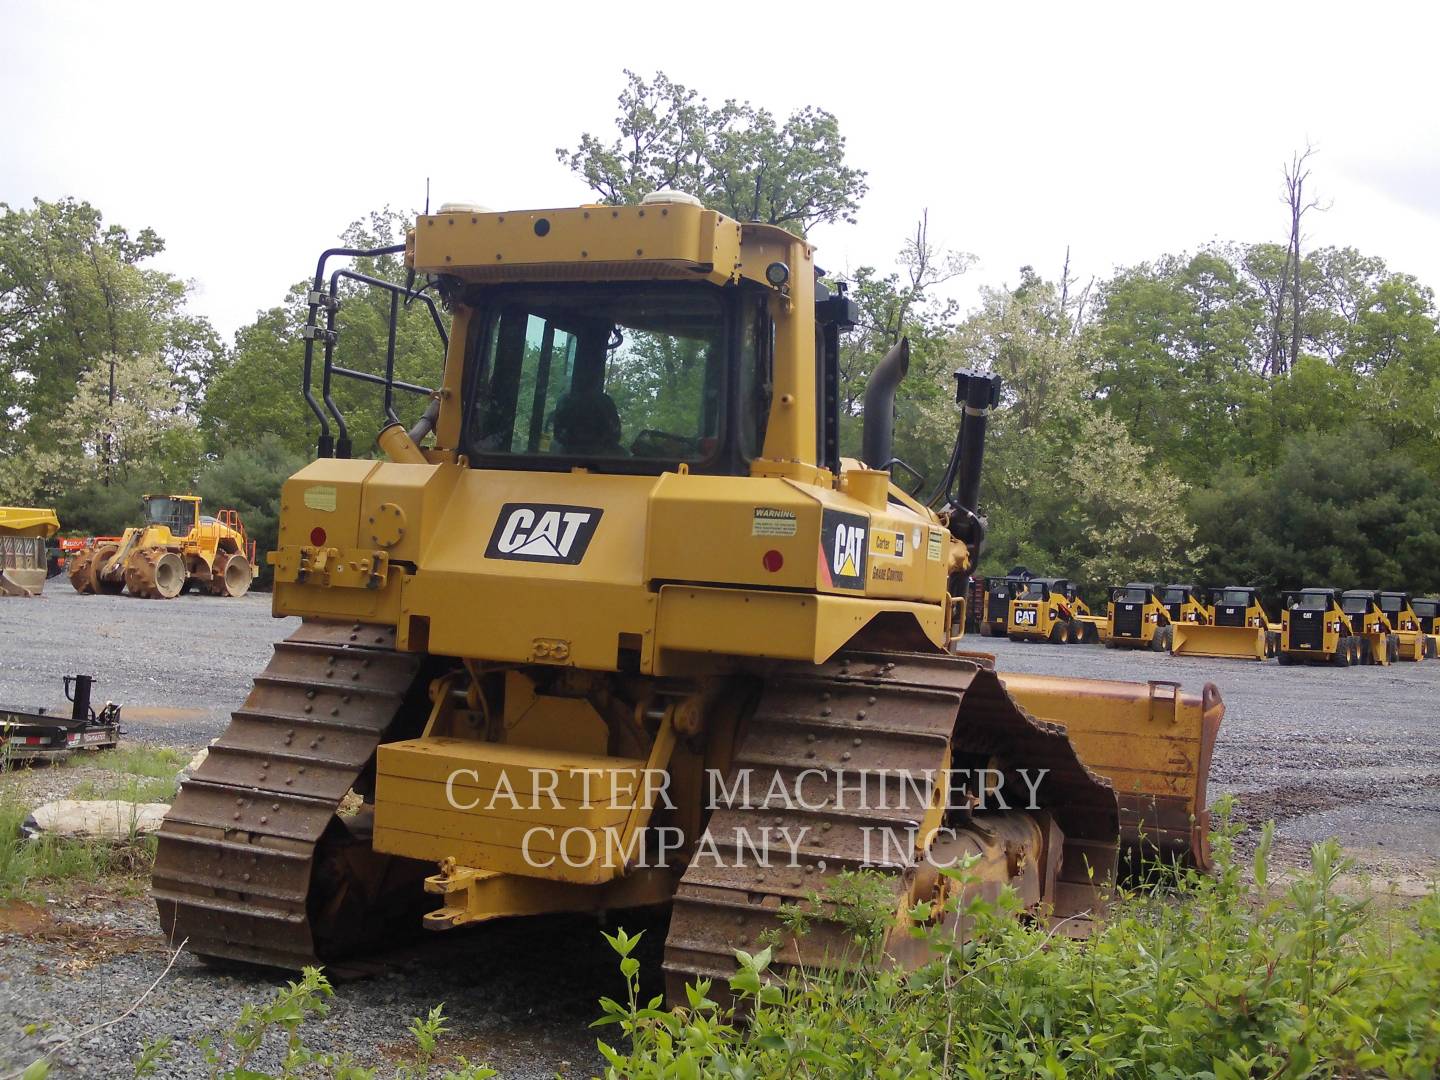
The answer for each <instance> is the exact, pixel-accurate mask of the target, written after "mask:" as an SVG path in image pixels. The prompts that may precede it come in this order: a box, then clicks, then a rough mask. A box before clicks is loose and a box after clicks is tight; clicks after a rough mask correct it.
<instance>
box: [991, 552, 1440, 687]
mask: <svg viewBox="0 0 1440 1080" xmlns="http://www.w3.org/2000/svg"><path fill="white" fill-rule="evenodd" d="M981 590H982V591H981V595H979V596H977V597H975V602H976V610H977V611H978V613H979V618H978V621H979V630H980V633H981V634H982V635H983V636H986V637H998V636H1001V635H1004V636H1006V637H1009V638H1010V639H1011V640H1012V641H1032V642H1048V643H1050V644H1052V645H1070V644H1080V643H1101V644H1104V645H1105V647H1106V648H1111V649H1115V648H1129V649H1151V650H1154V651H1156V652H1169V653H1170V654H1172V655H1174V656H1204V657H1219V658H1225V659H1247V660H1262V661H1263V660H1266V659H1269V658H1271V657H1274V658H1276V659H1277V660H1278V662H1279V663H1281V664H1295V663H1326V664H1333V665H1337V666H1341V667H1347V666H1349V665H1351V664H1391V663H1395V662H1396V661H1399V660H1410V661H1419V660H1423V659H1426V658H1433V657H1435V656H1437V655H1440V627H1437V626H1436V621H1437V617H1440V599H1435V598H1430V597H1424V598H1412V597H1411V596H1410V595H1409V594H1408V593H1405V592H1401V591H1398V590H1384V591H1373V590H1368V589H1350V590H1346V591H1343V592H1342V591H1340V590H1337V589H1330V588H1309V589H1299V590H1296V591H1294V592H1290V593H1286V594H1285V596H1284V599H1283V604H1282V608H1281V612H1280V619H1279V621H1278V622H1277V621H1275V620H1273V619H1272V618H1271V616H1270V614H1269V612H1268V611H1267V610H1266V608H1265V605H1264V603H1263V602H1262V601H1261V599H1260V596H1259V593H1258V592H1257V590H1256V589H1254V588H1252V587H1250V586H1246V585H1228V586H1226V587H1225V588H1223V589H1212V590H1208V591H1206V590H1202V589H1198V588H1197V587H1196V586H1194V585H1191V584H1184V583H1179V584H1172V585H1159V584H1156V583H1153V582H1143V581H1132V582H1129V583H1128V584H1125V585H1120V586H1116V587H1115V588H1112V589H1111V590H1110V597H1109V600H1108V602H1107V603H1106V606H1105V613H1104V614H1103V615H1100V614H1096V613H1094V612H1092V611H1091V610H1090V608H1089V606H1088V605H1087V604H1086V603H1085V601H1084V600H1083V599H1082V598H1081V596H1080V594H1079V590H1078V588H1077V587H1076V585H1075V584H1074V583H1073V582H1071V581H1070V580H1069V579H1067V578H1042V577H1036V576H1033V575H1031V574H1030V573H1029V572H1028V571H1027V570H1025V569H1024V568H1023V567H1017V568H1015V569H1014V570H1012V571H1011V572H1010V574H1008V575H1006V576H1004V577H996V578H988V579H986V580H985V581H984V583H983V585H982V586H981Z"/></svg>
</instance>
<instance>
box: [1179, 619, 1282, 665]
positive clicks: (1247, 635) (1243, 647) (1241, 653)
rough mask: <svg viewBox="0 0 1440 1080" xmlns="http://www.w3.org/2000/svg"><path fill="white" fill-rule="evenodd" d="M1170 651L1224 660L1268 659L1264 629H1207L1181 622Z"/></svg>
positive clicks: (1183, 654) (1221, 627) (1250, 627)
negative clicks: (1266, 657)
mask: <svg viewBox="0 0 1440 1080" xmlns="http://www.w3.org/2000/svg"><path fill="white" fill-rule="evenodd" d="M1173 625H1174V627H1175V630H1174V633H1175V638H1174V641H1173V642H1172V643H1171V645H1170V652H1171V654H1172V655H1174V656H1217V657H1220V658H1222V659H1234V660H1264V659H1265V656H1266V648H1265V634H1266V630H1265V628H1264V627H1263V626H1207V625H1205V624H1204V623H1187V622H1177V623H1174V624H1173Z"/></svg>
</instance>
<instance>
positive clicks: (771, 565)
mask: <svg viewBox="0 0 1440 1080" xmlns="http://www.w3.org/2000/svg"><path fill="white" fill-rule="evenodd" d="M761 562H763V563H764V564H765V569H766V570H769V571H770V573H772V574H773V573H775V571H776V570H779V569H780V568H781V567H782V566H784V565H785V556H784V555H781V554H780V552H778V551H776V550H775V549H774V548H771V549H770V550H769V551H767V552H765V558H764V559H762V560H761Z"/></svg>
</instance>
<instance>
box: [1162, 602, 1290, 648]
mask: <svg viewBox="0 0 1440 1080" xmlns="http://www.w3.org/2000/svg"><path fill="white" fill-rule="evenodd" d="M1211 610H1212V611H1213V612H1214V619H1213V621H1212V622H1209V623H1202V622H1189V621H1183V620H1182V621H1181V622H1177V623H1174V624H1172V626H1173V629H1172V633H1173V634H1174V640H1173V641H1172V642H1171V643H1170V653H1171V655H1172V656H1213V657H1217V658H1220V659H1236V660H1267V659H1269V658H1270V657H1272V656H1274V655H1275V653H1276V651H1277V650H1278V649H1279V645H1280V628H1279V627H1278V626H1276V625H1274V624H1272V623H1271V622H1270V617H1269V615H1267V614H1266V612H1265V608H1264V606H1263V605H1262V604H1261V603H1260V597H1259V596H1258V595H1257V594H1256V592H1255V590H1254V589H1253V588H1251V587H1250V586H1248V585H1229V586H1226V587H1225V588H1223V589H1216V590H1215V591H1214V592H1213V593H1212V594H1211Z"/></svg>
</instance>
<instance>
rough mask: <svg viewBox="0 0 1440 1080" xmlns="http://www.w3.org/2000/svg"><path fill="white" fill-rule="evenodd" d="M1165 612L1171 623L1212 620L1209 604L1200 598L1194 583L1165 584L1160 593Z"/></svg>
mask: <svg viewBox="0 0 1440 1080" xmlns="http://www.w3.org/2000/svg"><path fill="white" fill-rule="evenodd" d="M1160 602H1161V603H1162V604H1164V605H1165V613H1166V614H1167V615H1169V616H1170V621H1171V622H1172V623H1178V622H1188V623H1209V622H1213V621H1214V613H1213V612H1212V611H1211V610H1210V605H1209V604H1207V603H1206V602H1205V601H1204V600H1203V599H1201V595H1200V590H1198V589H1197V588H1196V587H1195V586H1194V585H1166V586H1165V588H1164V590H1163V591H1162V592H1161V594H1160Z"/></svg>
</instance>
